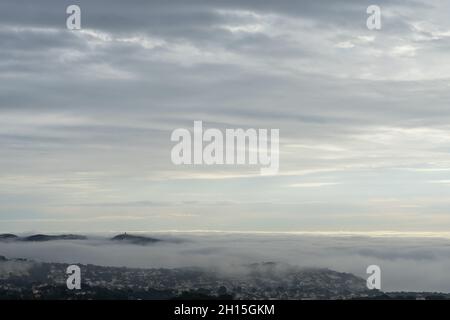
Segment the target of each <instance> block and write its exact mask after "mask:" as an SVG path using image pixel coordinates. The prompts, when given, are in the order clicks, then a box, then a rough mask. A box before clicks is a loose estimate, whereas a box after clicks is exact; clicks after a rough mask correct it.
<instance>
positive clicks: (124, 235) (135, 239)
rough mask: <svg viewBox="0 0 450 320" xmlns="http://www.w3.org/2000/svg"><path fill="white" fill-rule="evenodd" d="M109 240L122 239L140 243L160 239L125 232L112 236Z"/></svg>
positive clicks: (143, 243)
mask: <svg viewBox="0 0 450 320" xmlns="http://www.w3.org/2000/svg"><path fill="white" fill-rule="evenodd" d="M111 240H113V241H123V242H128V243H133V244H141V245H145V244H150V243H155V242H159V241H161V240H160V239H155V238H150V237H145V236H136V235H132V234H127V233H122V234H118V235H117V236H114V237H112V238H111Z"/></svg>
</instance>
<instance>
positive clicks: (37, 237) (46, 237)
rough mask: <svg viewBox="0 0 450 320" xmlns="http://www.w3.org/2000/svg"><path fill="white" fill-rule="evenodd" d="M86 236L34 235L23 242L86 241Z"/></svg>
mask: <svg viewBox="0 0 450 320" xmlns="http://www.w3.org/2000/svg"><path fill="white" fill-rule="evenodd" d="M86 239H87V238H86V237H85V236H80V235H76V234H60V235H54V236H52V235H47V234H34V235H32V236H29V237H25V238H23V239H22V240H23V241H36V242H38V241H52V240H86Z"/></svg>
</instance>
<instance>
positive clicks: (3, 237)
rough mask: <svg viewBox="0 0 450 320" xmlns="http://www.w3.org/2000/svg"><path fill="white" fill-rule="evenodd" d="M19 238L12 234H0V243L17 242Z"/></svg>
mask: <svg viewBox="0 0 450 320" xmlns="http://www.w3.org/2000/svg"><path fill="white" fill-rule="evenodd" d="M18 238H19V237H18V236H16V235H15V234H12V233H3V234H0V241H5V240H17V239H18Z"/></svg>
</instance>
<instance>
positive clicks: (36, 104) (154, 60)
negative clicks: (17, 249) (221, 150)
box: [0, 0, 450, 234]
mask: <svg viewBox="0 0 450 320" xmlns="http://www.w3.org/2000/svg"><path fill="white" fill-rule="evenodd" d="M70 4H77V5H79V6H80V8H81V30H68V29H67V28H66V17H67V14H66V7H67V6H68V5H70ZM371 4H377V5H379V7H380V8H381V21H382V27H381V29H380V30H369V29H368V28H367V26H366V19H367V17H368V15H367V13H366V9H367V7H368V6H369V5H371ZM449 12H450V3H449V2H448V1H438V0H433V1H396V0H393V1H381V0H377V1H372V0H371V1H360V0H349V1H345V2H344V1H342V2H338V1H324V0H320V1H312V0H311V1H294V0H292V1H283V0H280V1H256V0H249V1H245V2H244V1H234V0H228V1H220V0H218V1H199V0H191V1H170V2H168V1H133V5H131V3H129V2H127V3H125V2H124V1H118V0H112V1H46V0H42V1H21V0H15V1H11V0H9V1H6V0H1V1H0V48H1V50H0V168H1V169H0V231H2V232H7V231H8V232H27V231H33V230H39V231H49V232H60V231H66V230H68V231H78V230H81V231H86V232H88V231H89V232H94V231H111V230H120V231H133V230H153V231H154V230H228V231H230V230H235V231H249V230H250V231H278V232H283V231H286V232H287V231H300V230H302V231H329V232H335V231H349V232H350V231H353V232H373V231H384V230H391V231H397V232H417V233H420V232H432V233H436V234H439V233H440V232H444V231H447V230H449V228H450V214H449V209H450V125H449V123H450V122H449V119H450V107H449V105H448V102H449V101H450V99H449V98H450V63H448V62H449V55H448V53H449V49H450V20H449V19H448V13H449ZM194 121H203V126H204V127H209V128H219V129H221V130H222V129H223V130H224V129H226V128H244V129H248V128H266V129H271V128H273V129H279V130H280V147H279V148H280V150H279V151H280V152H279V162H280V168H279V172H278V174H276V175H273V176H261V175H260V167H259V166H220V165H216V166H206V165H200V166H193V165H185V166H177V165H174V164H173V163H172V161H171V159H170V152H171V149H172V147H173V146H174V143H173V142H172V141H170V135H171V132H172V131H173V130H175V129H177V128H188V129H191V128H192V127H193V123H194Z"/></svg>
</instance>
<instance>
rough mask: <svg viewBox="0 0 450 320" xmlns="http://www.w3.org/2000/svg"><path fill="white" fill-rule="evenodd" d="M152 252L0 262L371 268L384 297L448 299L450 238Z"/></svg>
mask: <svg viewBox="0 0 450 320" xmlns="http://www.w3.org/2000/svg"><path fill="white" fill-rule="evenodd" d="M148 235H149V236H151V237H155V238H159V239H166V240H168V239H176V240H180V241H161V242H157V243H154V244H148V245H145V246H144V245H136V244H126V243H117V242H113V241H111V240H107V238H104V237H100V236H98V235H97V236H92V235H91V236H90V238H89V239H88V240H62V241H48V242H21V241H13V242H0V255H4V256H6V257H7V258H28V259H33V260H38V261H46V262H66V263H81V264H88V263H90V264H96V265H107V266H128V267H144V268H152V267H165V268H174V267H187V266H200V267H215V268H216V267H218V268H221V269H223V270H224V271H227V272H233V270H237V269H238V266H239V265H243V264H248V263H254V262H264V261H275V262H282V263H288V264H292V265H297V266H300V267H325V268H329V269H333V270H336V271H342V272H350V273H353V274H355V275H358V276H361V277H364V278H365V277H366V274H365V272H366V268H367V266H368V265H371V264H376V265H379V266H380V267H381V272H382V288H381V289H382V290H384V291H399V290H408V291H442V292H450V239H444V238H403V237H363V236H322V235H321V236H316V235H287V234H284V235H280V234H264V235H261V234H175V235H171V234H148Z"/></svg>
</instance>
